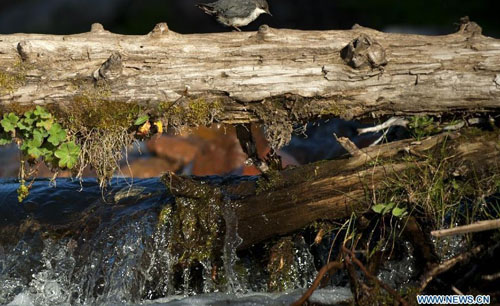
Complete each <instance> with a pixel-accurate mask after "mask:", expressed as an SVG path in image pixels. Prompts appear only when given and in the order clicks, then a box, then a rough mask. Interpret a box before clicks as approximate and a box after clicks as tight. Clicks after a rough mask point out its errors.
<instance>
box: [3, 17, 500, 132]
mask: <svg viewBox="0 0 500 306" xmlns="http://www.w3.org/2000/svg"><path fill="white" fill-rule="evenodd" d="M0 80H2V81H0V84H1V85H0V87H1V88H0V105H4V106H5V105H9V104H12V103H21V104H31V103H36V104H41V105H45V104H50V103H57V104H58V103H75V102H76V101H78V97H79V96H80V95H82V91H83V89H82V84H87V85H88V84H94V82H104V83H105V84H106V86H109V87H107V88H109V94H108V95H107V96H106V97H105V98H106V99H109V100H113V101H119V102H124V103H137V104H141V105H149V106H150V107H152V106H154V105H156V104H158V103H162V102H166V101H167V102H172V101H175V100H177V99H178V98H180V97H182V96H183V95H187V96H188V97H193V98H196V97H201V96H202V97H203V99H205V100H207V101H215V100H217V101H220V102H222V104H223V111H221V112H220V113H219V114H218V115H217V116H216V118H215V119H216V120H218V121H220V122H229V123H237V122H240V123H242V122H249V121H257V120H263V118H262V117H263V114H264V113H266V112H267V111H264V112H263V110H262V107H264V106H263V105H268V107H271V108H272V109H274V110H275V114H274V116H275V117H278V118H283V117H287V118H288V119H291V120H304V119H310V118H313V117H317V116H320V115H337V116H342V117H344V118H351V117H359V116H366V115H369V114H379V115H380V114H414V113H434V114H437V113H442V112H451V111H464V112H476V111H489V110H497V109H498V108H499V106H500V104H499V98H500V40H498V39H493V38H489V37H485V36H483V35H481V28H480V27H479V26H477V24H475V23H473V22H470V23H464V24H462V26H461V28H460V30H459V31H458V32H457V33H454V34H450V35H445V36H422V35H406V34H389V33H382V32H378V31H375V30H372V29H368V28H364V27H360V26H355V27H353V29H352V30H348V31H298V30H286V29H272V28H269V27H268V26H262V27H261V28H260V29H259V31H258V32H241V33H239V32H238V33H236V32H233V33H218V34H193V35H181V34H178V33H174V32H172V31H170V30H169V29H168V27H167V25H166V24H158V25H157V26H156V27H155V29H154V30H153V31H152V32H151V33H149V34H147V35H142V36H131V35H118V34H113V33H110V32H108V31H106V30H104V29H103V28H102V26H101V25H99V24H95V25H93V26H92V30H91V31H90V32H88V33H82V34H77V35H60V36H58V35H39V34H13V35H0ZM186 89H187V90H186ZM276 99H278V100H276ZM263 101H264V102H266V103H262V102H263ZM272 101H274V102H276V101H279V102H280V103H279V107H277V105H276V103H270V102H272Z"/></svg>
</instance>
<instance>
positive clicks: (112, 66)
mask: <svg viewBox="0 0 500 306" xmlns="http://www.w3.org/2000/svg"><path fill="white" fill-rule="evenodd" d="M122 71H123V64H122V56H121V54H120V53H119V52H116V51H115V52H113V54H111V56H110V57H109V58H108V59H107V60H106V61H105V62H104V63H103V64H102V65H101V67H100V68H99V69H97V70H96V71H94V73H93V75H92V76H93V77H94V79H95V80H100V79H105V80H113V79H116V78H118V77H120V75H121V74H122Z"/></svg>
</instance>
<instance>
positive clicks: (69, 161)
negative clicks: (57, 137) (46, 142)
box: [54, 141, 80, 169]
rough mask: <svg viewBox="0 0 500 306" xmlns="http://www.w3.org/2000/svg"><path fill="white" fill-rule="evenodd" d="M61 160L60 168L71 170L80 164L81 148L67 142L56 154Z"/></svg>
mask: <svg viewBox="0 0 500 306" xmlns="http://www.w3.org/2000/svg"><path fill="white" fill-rule="evenodd" d="M54 155H55V156H56V157H57V158H59V167H61V168H68V169H71V168H73V167H74V166H75V164H76V163H77V162H78V156H79V155H80V147H79V146H77V145H76V144H75V142H73V141H71V142H66V143H63V144H62V145H60V146H59V148H58V149H57V151H56V152H55V154H54Z"/></svg>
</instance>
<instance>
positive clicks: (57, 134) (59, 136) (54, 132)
mask: <svg viewBox="0 0 500 306" xmlns="http://www.w3.org/2000/svg"><path fill="white" fill-rule="evenodd" d="M49 135H50V136H49V139H47V140H48V142H50V143H51V144H53V145H54V146H57V145H59V144H60V143H61V142H63V141H64V140H65V139H66V131H65V130H63V128H62V127H61V125H60V124H59V123H55V124H54V125H52V127H51V128H50V130H49Z"/></svg>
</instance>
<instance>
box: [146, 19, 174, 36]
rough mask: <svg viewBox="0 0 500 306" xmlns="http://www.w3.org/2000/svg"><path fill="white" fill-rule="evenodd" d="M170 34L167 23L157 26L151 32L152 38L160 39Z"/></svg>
mask: <svg viewBox="0 0 500 306" xmlns="http://www.w3.org/2000/svg"><path fill="white" fill-rule="evenodd" d="M168 33H169V29H168V25H167V23H166V22H161V23H158V24H156V25H155V27H154V28H153V30H152V31H151V32H149V36H150V37H160V36H162V35H166V34H168Z"/></svg>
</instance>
